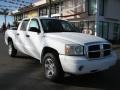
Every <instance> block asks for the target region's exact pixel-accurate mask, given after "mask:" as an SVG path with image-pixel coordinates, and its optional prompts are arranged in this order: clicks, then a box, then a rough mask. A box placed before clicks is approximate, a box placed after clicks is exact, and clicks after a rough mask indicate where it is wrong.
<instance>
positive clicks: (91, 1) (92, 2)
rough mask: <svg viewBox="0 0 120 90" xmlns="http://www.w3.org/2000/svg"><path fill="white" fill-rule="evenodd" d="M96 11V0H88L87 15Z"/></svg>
mask: <svg viewBox="0 0 120 90" xmlns="http://www.w3.org/2000/svg"><path fill="white" fill-rule="evenodd" d="M96 11H97V10H96V0H88V15H95V14H96Z"/></svg>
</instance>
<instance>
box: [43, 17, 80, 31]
mask: <svg viewBox="0 0 120 90" xmlns="http://www.w3.org/2000/svg"><path fill="white" fill-rule="evenodd" d="M41 23H42V26H43V29H44V32H45V33H52V32H79V30H78V29H77V28H76V27H75V26H74V25H72V24H71V23H69V22H67V21H63V20H58V19H41Z"/></svg>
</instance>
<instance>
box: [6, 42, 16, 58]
mask: <svg viewBox="0 0 120 90" xmlns="http://www.w3.org/2000/svg"><path fill="white" fill-rule="evenodd" d="M8 54H9V56H11V57H15V56H16V54H17V50H16V49H15V48H14V45H13V42H12V41H9V42H8Z"/></svg>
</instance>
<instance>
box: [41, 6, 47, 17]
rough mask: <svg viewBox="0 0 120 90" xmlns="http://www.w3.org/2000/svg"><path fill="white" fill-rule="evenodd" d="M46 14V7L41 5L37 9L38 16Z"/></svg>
mask: <svg viewBox="0 0 120 90" xmlns="http://www.w3.org/2000/svg"><path fill="white" fill-rule="evenodd" d="M44 15H47V7H43V8H40V9H39V16H44Z"/></svg>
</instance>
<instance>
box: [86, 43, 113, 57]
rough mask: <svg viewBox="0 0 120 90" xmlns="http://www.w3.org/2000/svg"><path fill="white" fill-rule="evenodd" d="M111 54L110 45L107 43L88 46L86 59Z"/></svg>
mask: <svg viewBox="0 0 120 90" xmlns="http://www.w3.org/2000/svg"><path fill="white" fill-rule="evenodd" d="M110 54H111V45H110V44H108V43H105V44H104V43H99V44H90V45H89V44H88V45H87V54H86V55H87V57H88V58H102V57H105V56H108V55H110Z"/></svg>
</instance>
